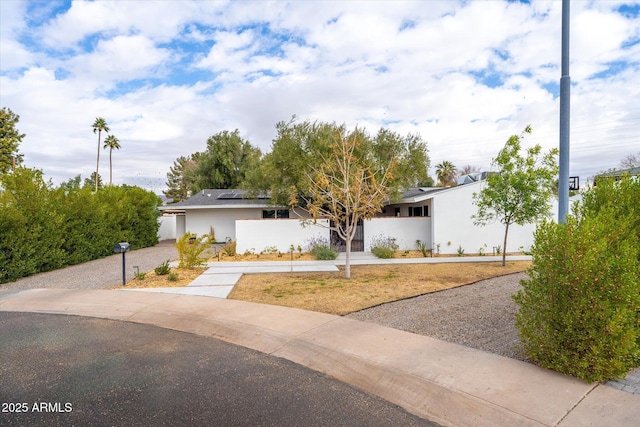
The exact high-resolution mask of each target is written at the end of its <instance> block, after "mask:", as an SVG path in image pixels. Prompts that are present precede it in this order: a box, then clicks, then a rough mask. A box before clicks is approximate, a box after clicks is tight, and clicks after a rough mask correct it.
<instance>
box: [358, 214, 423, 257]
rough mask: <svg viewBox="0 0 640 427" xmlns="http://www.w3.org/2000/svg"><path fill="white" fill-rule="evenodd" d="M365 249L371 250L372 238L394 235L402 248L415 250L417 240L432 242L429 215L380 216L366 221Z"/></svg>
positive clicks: (366, 250)
mask: <svg viewBox="0 0 640 427" xmlns="http://www.w3.org/2000/svg"><path fill="white" fill-rule="evenodd" d="M363 231H364V250H365V252H371V242H372V239H374V238H376V237H379V236H384V237H393V238H395V239H396V243H397V244H398V246H399V249H400V250H415V249H416V248H417V246H416V240H420V241H422V242H427V244H430V243H431V237H430V236H431V218H429V217H379V218H372V219H370V220H367V221H365V222H364V230H363Z"/></svg>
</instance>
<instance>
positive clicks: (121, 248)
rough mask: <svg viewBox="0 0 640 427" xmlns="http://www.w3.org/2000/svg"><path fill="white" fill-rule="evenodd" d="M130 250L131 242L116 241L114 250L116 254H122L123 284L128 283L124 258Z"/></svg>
mask: <svg viewBox="0 0 640 427" xmlns="http://www.w3.org/2000/svg"><path fill="white" fill-rule="evenodd" d="M128 250H129V243H127V242H120V243H116V245H115V246H114V247H113V252H114V253H116V254H120V253H121V254H122V286H124V285H126V284H127V278H126V277H125V276H126V275H125V271H126V269H125V258H124V254H125V252H127V251H128Z"/></svg>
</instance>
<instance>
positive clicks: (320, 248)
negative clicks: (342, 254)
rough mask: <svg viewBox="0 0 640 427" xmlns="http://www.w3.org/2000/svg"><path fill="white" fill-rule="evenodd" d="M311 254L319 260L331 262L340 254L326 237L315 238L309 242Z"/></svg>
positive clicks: (308, 246)
mask: <svg viewBox="0 0 640 427" xmlns="http://www.w3.org/2000/svg"><path fill="white" fill-rule="evenodd" d="M307 248H308V250H309V253H310V254H312V255H313V256H315V257H316V259H318V260H323V261H329V260H333V259H336V258H337V257H338V252H337V251H336V250H335V249H333V248H332V247H331V245H330V244H329V240H328V239H325V238H324V237H313V238H311V239H308V240H307Z"/></svg>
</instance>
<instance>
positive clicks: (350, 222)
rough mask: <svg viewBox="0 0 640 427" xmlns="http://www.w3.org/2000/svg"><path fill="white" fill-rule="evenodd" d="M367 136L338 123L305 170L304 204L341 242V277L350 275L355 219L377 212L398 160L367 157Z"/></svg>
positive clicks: (385, 194)
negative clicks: (323, 151)
mask: <svg viewBox="0 0 640 427" xmlns="http://www.w3.org/2000/svg"><path fill="white" fill-rule="evenodd" d="M367 143H368V137H367V135H366V134H365V133H364V132H362V131H360V130H359V129H355V130H354V131H353V132H347V131H346V129H345V127H344V126H342V127H340V128H338V129H337V131H336V132H335V133H334V136H333V140H332V141H330V145H329V148H330V150H331V152H330V153H329V155H328V156H326V157H322V158H321V163H320V165H319V166H318V167H316V168H312V169H311V173H308V177H309V183H310V188H309V190H310V192H309V195H308V196H304V197H305V198H306V202H307V203H306V207H307V209H308V211H309V213H310V214H311V216H312V217H313V218H314V219H316V220H317V219H321V218H324V219H329V220H330V224H331V225H330V228H331V229H332V230H334V231H336V232H337V234H338V236H340V238H341V239H343V240H344V241H345V246H346V263H345V272H344V273H345V278H347V279H349V278H351V241H352V240H353V238H354V236H355V233H356V228H357V225H358V222H360V221H363V220H366V219H370V218H372V217H373V216H375V214H376V213H378V212H380V210H381V208H382V205H383V204H384V201H385V200H386V199H387V196H388V194H390V192H391V191H392V187H391V184H392V180H393V177H394V173H395V171H396V167H397V164H398V159H397V158H396V157H390V158H388V162H389V163H388V164H387V165H382V164H381V163H379V159H376V158H372V157H371V156H369V155H368V154H369V150H367V149H366V145H367Z"/></svg>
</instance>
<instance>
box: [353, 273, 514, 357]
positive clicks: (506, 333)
mask: <svg viewBox="0 0 640 427" xmlns="http://www.w3.org/2000/svg"><path fill="white" fill-rule="evenodd" d="M524 277H525V273H516V274H510V275H507V276H502V277H496V278H493V279H488V280H482V281H480V282H477V283H474V284H472V285H467V286H461V287H458V288H453V289H448V290H444V291H440V292H433V293H430V294H426V295H422V296H418V297H415V298H409V299H405V300H401V301H396V302H392V303H387V304H383V305H379V306H377V307H372V308H368V309H365V310H361V311H358V312H355V313H352V314H349V315H347V316H346V317H350V318H352V319H357V320H362V321H365V322H371V323H376V324H378V325H383V326H388V327H390V328H395V329H401V330H404V331H408V332H413V333H415V334H420V335H428V336H431V337H434V338H438V339H441V340H444V341H449V342H453V343H457V344H462V345H464V346H467V347H473V348H477V349H480V350H484V351H488V352H491V353H496V354H500V355H502V356H506V357H511V358H515V359H520V360H525V359H526V358H525V355H524V354H523V352H522V351H521V349H520V340H519V338H518V332H517V330H516V327H515V324H514V317H515V313H516V311H517V307H516V304H515V303H514V302H513V300H512V299H511V295H513V294H514V293H516V292H517V291H518V289H520V284H519V283H520V280H521V279H523V278H524Z"/></svg>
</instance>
